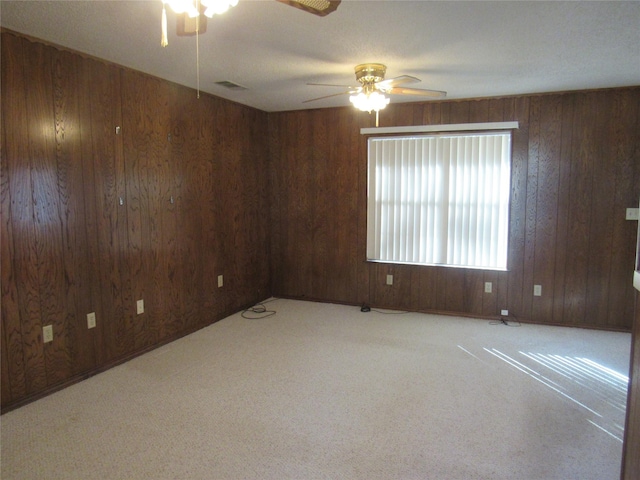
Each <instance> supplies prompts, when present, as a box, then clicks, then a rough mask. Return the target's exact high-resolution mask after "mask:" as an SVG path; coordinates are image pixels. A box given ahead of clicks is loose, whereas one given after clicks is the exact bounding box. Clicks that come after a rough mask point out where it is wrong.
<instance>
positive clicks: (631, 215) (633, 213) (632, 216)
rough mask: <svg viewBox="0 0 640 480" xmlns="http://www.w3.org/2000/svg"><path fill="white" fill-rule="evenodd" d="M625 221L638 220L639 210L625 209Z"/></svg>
mask: <svg viewBox="0 0 640 480" xmlns="http://www.w3.org/2000/svg"><path fill="white" fill-rule="evenodd" d="M625 218H626V219H627V220H640V208H627V216H626V217H625Z"/></svg>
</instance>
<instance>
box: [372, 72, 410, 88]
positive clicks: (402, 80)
mask: <svg viewBox="0 0 640 480" xmlns="http://www.w3.org/2000/svg"><path fill="white" fill-rule="evenodd" d="M419 81H420V79H419V78H416V77H412V76H410V75H402V76H400V77H395V78H390V79H388V80H382V81H381V82H378V83H377V84H376V86H377V87H378V89H379V90H382V89H385V90H387V89H389V88H393V87H397V86H398V85H406V84H408V83H418V82H419Z"/></svg>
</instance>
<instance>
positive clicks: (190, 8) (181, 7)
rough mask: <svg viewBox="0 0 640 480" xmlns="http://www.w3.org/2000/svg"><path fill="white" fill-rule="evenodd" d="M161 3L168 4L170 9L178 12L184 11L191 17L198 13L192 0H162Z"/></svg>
mask: <svg viewBox="0 0 640 480" xmlns="http://www.w3.org/2000/svg"><path fill="white" fill-rule="evenodd" d="M162 3H164V4H165V5H169V6H170V7H171V10H173V11H174V12H176V13H178V14H180V13H186V14H187V15H189V17H191V18H195V17H197V16H198V15H199V13H198V9H197V8H196V3H195V2H194V1H193V0H162Z"/></svg>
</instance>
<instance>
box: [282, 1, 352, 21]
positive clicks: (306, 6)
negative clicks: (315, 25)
mask: <svg viewBox="0 0 640 480" xmlns="http://www.w3.org/2000/svg"><path fill="white" fill-rule="evenodd" d="M341 1H342V0H278V2H281V3H284V4H285V5H290V6H292V7H295V8H299V9H300V10H304V11H305V12H309V13H313V14H314V15H318V16H319V17H324V16H326V15H329V14H330V13H331V12H334V11H335V10H336V9H337V8H338V5H340V2H341Z"/></svg>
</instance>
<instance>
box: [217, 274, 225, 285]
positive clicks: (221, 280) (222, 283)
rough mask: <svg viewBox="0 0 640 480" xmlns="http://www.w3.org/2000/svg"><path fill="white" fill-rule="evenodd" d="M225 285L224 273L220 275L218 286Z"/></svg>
mask: <svg viewBox="0 0 640 480" xmlns="http://www.w3.org/2000/svg"><path fill="white" fill-rule="evenodd" d="M223 285H224V277H223V276H222V275H218V288H221V287H222V286H223Z"/></svg>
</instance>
